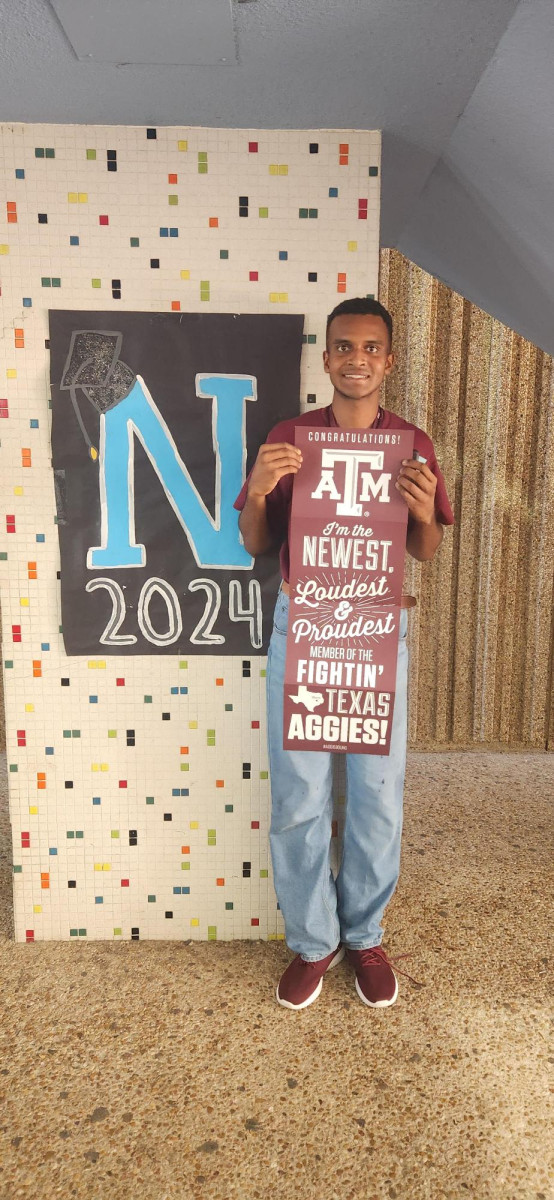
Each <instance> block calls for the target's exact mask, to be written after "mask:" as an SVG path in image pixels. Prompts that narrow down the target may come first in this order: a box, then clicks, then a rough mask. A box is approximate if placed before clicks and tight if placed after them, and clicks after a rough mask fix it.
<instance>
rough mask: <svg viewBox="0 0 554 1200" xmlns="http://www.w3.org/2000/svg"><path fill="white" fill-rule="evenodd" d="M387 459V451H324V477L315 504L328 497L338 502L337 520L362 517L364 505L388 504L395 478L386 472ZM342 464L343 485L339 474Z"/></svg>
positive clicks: (322, 453)
mask: <svg viewBox="0 0 554 1200" xmlns="http://www.w3.org/2000/svg"><path fill="white" fill-rule="evenodd" d="M384 459H385V456H384V452H383V450H332V449H330V448H328V447H324V448H323V449H322V451H321V476H320V480H319V483H318V484H317V487H316V488H314V491H313V492H312V493H311V498H312V500H322V499H323V498H324V497H327V498H328V499H329V500H334V501H336V511H337V516H340V517H360V516H361V515H362V512H363V505H364V504H367V503H368V501H370V500H377V501H379V503H380V504H388V503H389V502H390V493H389V487H390V481H391V475H390V473H387V472H385V471H383V466H384ZM339 464H340V466H341V471H340V479H341V480H342V482H341V483H339V482H338V480H337V473H336V472H335V468H336V467H337V466H338V465H339ZM342 468H344V470H342Z"/></svg>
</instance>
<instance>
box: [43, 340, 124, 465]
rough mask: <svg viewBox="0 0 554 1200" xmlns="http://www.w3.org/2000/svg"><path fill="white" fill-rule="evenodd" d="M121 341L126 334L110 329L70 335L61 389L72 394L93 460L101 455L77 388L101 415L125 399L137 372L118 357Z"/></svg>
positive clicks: (82, 431)
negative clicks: (82, 408)
mask: <svg viewBox="0 0 554 1200" xmlns="http://www.w3.org/2000/svg"><path fill="white" fill-rule="evenodd" d="M122 345H123V334H122V333H111V332H109V331H107V330H106V331H104V330H100V329H78V330H75V331H74V332H73V333H72V335H71V342H70V346H69V352H68V355H67V358H66V361H65V366H64V369H63V372H62V377H61V381H60V391H68V392H69V394H70V396H71V403H72V405H73V410H74V412H75V416H76V418H77V421H78V424H79V429H80V430H81V433H82V435H83V438H84V440H85V444H86V446H87V449H88V453H89V457H90V458H91V459H92V461H93V462H96V461H97V459H98V448H97V446H95V445H94V442H93V440H92V438H91V437H90V436H89V433H88V431H87V428H86V424H85V420H84V417H83V414H82V412H81V409H80V406H79V399H78V396H77V390H78V389H80V390H81V392H82V393H83V395H84V396H85V398H86V400H88V402H89V404H91V405H92V407H93V408H94V409H95V410H96V412H97V413H99V414H100V415H102V413H105V412H108V410H109V409H111V408H115V405H116V404H120V402H121V401H122V400H125V398H126V396H128V395H129V392H130V391H131V390H132V388H133V386H134V383H135V380H136V375H135V373H134V371H132V370H131V368H130V367H128V366H127V364H126V363H124V362H122V361H121V359H120V357H119V355H120V353H121V347H122Z"/></svg>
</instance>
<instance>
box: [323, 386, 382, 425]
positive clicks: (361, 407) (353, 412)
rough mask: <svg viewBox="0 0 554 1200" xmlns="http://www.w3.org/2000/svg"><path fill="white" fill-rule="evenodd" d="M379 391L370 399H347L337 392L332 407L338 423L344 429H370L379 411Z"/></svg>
mask: <svg viewBox="0 0 554 1200" xmlns="http://www.w3.org/2000/svg"><path fill="white" fill-rule="evenodd" d="M379 403H380V397H379V393H377V395H376V396H372V397H371V399H369V400H345V399H344V397H343V396H338V395H337V393H336V392H335V394H334V396H333V402H332V409H333V413H334V415H335V420H336V422H337V425H340V426H342V428H343V429H369V427H370V426H371V425H373V423H374V421H376V419H377V413H378V412H379Z"/></svg>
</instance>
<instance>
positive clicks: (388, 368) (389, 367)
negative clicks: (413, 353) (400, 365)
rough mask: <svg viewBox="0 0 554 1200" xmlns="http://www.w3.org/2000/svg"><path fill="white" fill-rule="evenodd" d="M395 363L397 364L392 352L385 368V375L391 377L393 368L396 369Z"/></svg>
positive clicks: (388, 356)
mask: <svg viewBox="0 0 554 1200" xmlns="http://www.w3.org/2000/svg"><path fill="white" fill-rule="evenodd" d="M394 363H395V358H394V353H393V351H392V350H391V352H390V354H387V365H386V367H385V375H390V373H391V371H392V368H393V367H394Z"/></svg>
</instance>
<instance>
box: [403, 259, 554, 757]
mask: <svg viewBox="0 0 554 1200" xmlns="http://www.w3.org/2000/svg"><path fill="white" fill-rule="evenodd" d="M380 298H381V300H382V301H383V303H384V304H386V305H387V306H388V307H390V309H391V311H392V313H393V316H394V318H395V324H396V335H395V350H396V355H397V363H396V369H395V371H394V372H393V374H392V375H391V377H390V380H389V381H388V383H387V389H386V401H385V402H386V404H387V407H388V408H392V409H394V410H396V411H397V412H399V413H401V414H402V415H403V416H406V417H407V418H408V419H409V420H412V421H415V423H416V424H418V425H420V426H422V427H423V428H424V429H426V430H427V432H428V433H429V434H430V435H431V437H432V438H433V440H434V442H435V446H436V449H437V453H438V457H439V461H440V463H441V465H442V467H443V471H444V474H445V477H446V482H447V487H448V490H449V493H450V497H451V500H452V502H453V505H454V509H455V514H456V525H455V527H454V529H453V530H447V531H446V534H445V538H444V543H443V546H442V547H441V549H440V551H439V553H438V554H437V556H436V558H435V561H434V562H433V563H430V564H425V565H423V566H421V565H420V564H416V563H413V561H412V562H410V564H409V566H408V579H409V582H410V585H411V587H412V589H413V590H414V594H415V595H417V596H418V597H419V605H418V608H417V609H416V610H415V616H414V618H413V621H412V633H411V647H412V660H411V691H410V695H411V711H410V738H411V743H412V744H413V745H417V746H429V747H430V746H433V747H438V746H441V745H445V744H448V745H454V746H464V745H468V746H470V745H475V744H481V745H487V746H500V747H502V746H511V747H516V746H522V747H523V746H526V747H542V748H547V747H550V748H552V746H554V711H553V706H552V677H553V624H552V600H553V573H554V526H553V524H552V519H551V514H552V511H553V507H554V405H553V397H554V371H553V366H552V359H551V358H550V357H549V356H547V355H546V354H544V353H543V352H542V351H540V350H538V349H537V348H536V347H535V346H533V345H531V344H530V343H529V342H526V341H524V339H523V338H521V337H519V336H517V335H516V334H515V333H513V332H512V331H511V330H509V329H507V328H506V327H505V326H503V325H501V324H500V323H499V322H498V321H495V320H493V318H492V317H490V316H488V315H487V314H486V313H484V312H482V310H481V309H479V308H476V307H475V306H474V305H472V304H470V303H469V302H468V301H467V300H464V299H463V298H462V297H461V296H458V295H457V294H456V293H455V292H452V291H450V289H448V288H446V287H445V286H444V285H442V284H440V283H439V282H438V281H437V280H436V279H433V278H432V277H431V276H430V275H427V274H426V273H425V272H424V271H422V270H421V269H420V268H418V267H416V266H414V264H413V263H410V262H409V261H408V260H407V259H405V258H404V257H403V256H402V255H401V254H399V253H398V252H397V251H389V250H385V251H382V253H381V281H380Z"/></svg>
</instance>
